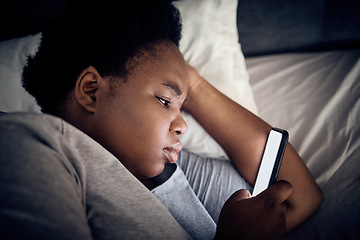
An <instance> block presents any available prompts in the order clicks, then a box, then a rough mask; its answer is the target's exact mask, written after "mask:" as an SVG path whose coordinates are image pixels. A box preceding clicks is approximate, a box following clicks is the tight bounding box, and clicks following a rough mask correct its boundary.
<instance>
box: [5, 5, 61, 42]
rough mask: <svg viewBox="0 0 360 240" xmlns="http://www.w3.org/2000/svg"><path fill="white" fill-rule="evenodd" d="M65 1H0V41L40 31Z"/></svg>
mask: <svg viewBox="0 0 360 240" xmlns="http://www.w3.org/2000/svg"><path fill="white" fill-rule="evenodd" d="M64 5H65V0H0V40H4V39H8V38H14V37H21V36H25V35H28V34H34V33H37V32H39V31H41V30H42V29H43V28H44V27H45V26H46V24H47V23H48V22H49V21H50V20H51V19H53V18H54V16H56V14H58V13H59V12H60V11H61V9H62V8H63V7H64Z"/></svg>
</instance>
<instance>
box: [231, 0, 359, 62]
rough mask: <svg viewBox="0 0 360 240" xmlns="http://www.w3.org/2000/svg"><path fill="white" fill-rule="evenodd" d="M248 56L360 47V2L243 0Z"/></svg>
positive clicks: (241, 24)
mask: <svg viewBox="0 0 360 240" xmlns="http://www.w3.org/2000/svg"><path fill="white" fill-rule="evenodd" d="M237 23H238V30H239V41H240V43H241V45H242V50H243V52H244V54H245V56H256V55H263V54H271V53H281V52H288V51H313V50H329V49H339V48H341V49H347V48H360V0H301V1H292V0H239V5H238V19H237Z"/></svg>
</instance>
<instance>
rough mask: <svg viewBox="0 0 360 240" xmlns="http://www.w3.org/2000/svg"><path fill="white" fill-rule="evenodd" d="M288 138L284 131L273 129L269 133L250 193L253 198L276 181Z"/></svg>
mask: <svg viewBox="0 0 360 240" xmlns="http://www.w3.org/2000/svg"><path fill="white" fill-rule="evenodd" d="M288 138H289V134H288V132H287V131H285V130H282V129H278V128H273V129H272V130H271V131H270V134H269V136H268V139H267V141H266V145H265V150H264V153H263V156H262V159H261V163H260V168H259V171H258V174H257V177H256V181H255V185H254V190H253V192H252V196H253V197H254V196H256V195H257V194H259V193H261V192H262V191H264V190H265V189H266V188H268V187H269V186H270V185H271V184H273V183H274V182H275V181H276V178H277V176H278V173H279V170H280V165H281V162H282V159H283V156H284V152H285V149H286V145H287V142H288Z"/></svg>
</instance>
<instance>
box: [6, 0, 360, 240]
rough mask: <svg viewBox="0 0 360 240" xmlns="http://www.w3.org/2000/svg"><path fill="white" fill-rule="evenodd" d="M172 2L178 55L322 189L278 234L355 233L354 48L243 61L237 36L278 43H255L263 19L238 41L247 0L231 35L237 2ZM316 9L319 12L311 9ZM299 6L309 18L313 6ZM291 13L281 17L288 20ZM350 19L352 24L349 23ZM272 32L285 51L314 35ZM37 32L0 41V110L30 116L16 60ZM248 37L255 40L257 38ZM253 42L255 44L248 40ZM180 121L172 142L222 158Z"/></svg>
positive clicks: (359, 234)
mask: <svg viewBox="0 0 360 240" xmlns="http://www.w3.org/2000/svg"><path fill="white" fill-rule="evenodd" d="M259 2H263V1H260V0H258V1H251V4H254V5H255V6H256V7H257V8H255V10H257V11H256V13H257V14H260V15H261V10H262V11H265V12H266V10H267V9H266V6H269V5H268V4H265V3H259ZM265 2H266V1H265ZM275 2H276V1H275ZM307 2H311V1H310V0H309V1H307ZM312 2H314V1H312ZM322 2H324V1H322ZM331 2H332V4H334V3H333V2H336V1H331ZM345 2H349V1H345ZM246 3H247V4H246ZM317 3H319V2H317ZM176 4H177V6H178V7H179V9H180V10H181V12H182V15H183V24H184V32H183V40H182V42H181V51H182V52H183V54H184V56H185V58H186V60H188V61H189V62H190V63H191V64H192V65H194V66H195V67H196V68H197V69H198V70H199V72H200V73H202V74H203V75H204V76H205V77H206V78H207V79H208V80H209V82H210V83H212V84H213V85H214V86H216V87H218V88H219V89H221V90H222V91H223V92H224V93H225V94H227V95H228V96H229V97H231V98H233V99H234V100H235V101H237V102H239V103H240V104H242V105H244V106H245V107H247V108H248V109H249V110H250V111H252V112H254V113H255V114H258V115H259V116H260V117H262V118H263V119H265V120H266V121H268V122H269V123H270V124H272V125H273V126H276V127H280V128H284V129H287V130H288V132H289V133H290V142H291V143H292V145H293V146H294V147H295V149H296V150H297V151H298V152H299V154H300V155H301V157H302V158H303V159H304V161H305V163H306V164H307V166H308V167H309V169H310V171H311V173H312V174H313V176H314V177H315V179H316V181H317V182H318V184H319V185H320V187H321V188H322V190H323V192H324V201H323V203H322V205H321V206H320V208H319V209H318V210H317V211H316V212H315V214H314V215H313V216H312V217H311V218H310V219H309V220H308V221H307V222H305V223H304V224H303V225H301V226H300V227H298V228H297V229H295V230H294V231H292V232H291V233H289V234H288V235H287V239H359V238H360V196H359V195H360V193H359V189H360V123H359V122H360V121H359V120H360V112H359V111H360V51H359V50H347V51H337V50H332V51H322V52H307V53H293V52H291V53H282V54H273V55H267V56H257V57H248V58H246V59H245V58H244V55H243V52H242V51H241V47H242V46H244V45H241V46H240V44H239V43H238V40H239V39H240V42H241V39H244V44H245V48H246V49H245V50H246V51H247V52H248V53H249V55H261V52H265V53H266V54H268V53H269V52H272V51H277V50H279V49H282V50H283V49H284V48H282V47H283V46H282V45H277V46H276V47H277V49H273V48H272V46H268V45H266V46H261V45H259V44H261V43H264V42H266V44H269V41H268V39H267V38H266V36H264V35H261V34H260V33H261V32H262V31H265V32H266V31H269V32H273V30H274V29H275V30H276V28H274V29H270V28H271V27H274V26H273V25H272V24H269V25H266V26H265V27H266V29H264V26H260V25H257V27H258V31H257V32H256V33H255V34H254V33H252V32H250V35H251V34H252V36H253V37H251V36H250V37H249V38H247V36H246V34H247V33H249V32H248V31H246V29H248V30H249V26H250V27H251V26H252V25H251V24H250V23H251V22H252V21H253V20H254V16H253V18H252V14H253V13H254V12H252V11H251V10H254V8H249V6H250V5H251V4H250V1H239V7H240V6H241V8H240V9H238V14H239V13H240V14H241V13H247V15H241V16H242V18H241V17H240V19H242V20H243V21H244V22H243V23H242V24H241V25H240V27H241V29H240V30H241V31H239V32H240V37H239V36H238V35H237V31H236V23H235V21H236V11H235V10H236V4H237V1H235V0H216V1H200V0H199V1H195V0H183V1H178V2H177V3H176ZM254 5H252V6H254ZM320 5H321V4H320ZM276 6H277V7H279V6H280V5H279V4H278V5H276ZM301 6H305V5H301ZM356 6H357V5H356ZM316 7H317V9H322V8H319V5H316ZM297 9H298V8H297ZM304 9H308V10H309V11H311V13H310V15H311V16H315V15H313V13H314V12H313V8H310V7H305V8H304ZM342 11H343V10H342ZM250 13H251V14H250ZM274 14H276V12H275V13H274ZM291 15H292V14H285V15H282V16H283V17H284V16H287V18H289V17H291ZM327 16H328V15H327ZM267 17H270V16H268V15H266V17H264V19H263V20H264V21H266V19H267ZM238 19H239V16H238ZM351 19H354V18H351ZM297 20H299V19H297ZM355 20H356V18H355ZM299 21H301V20H299ZM246 23H249V24H250V25H249V24H246ZM253 23H254V22H253ZM261 23H263V21H262V22H259V24H261ZM281 23H283V24H286V23H287V21H286V19H281ZM356 24H357V23H356V22H354V23H353V25H354V26H358V25H356ZM274 25H275V23H274ZM238 27H239V22H238ZM317 27H318V25H317ZM311 29H312V30H314V29H313V28H311ZM250 30H251V29H250ZM281 30H282V31H285V32H281V36H282V37H281V38H278V39H277V40H279V41H280V43H281V40H284V39H285V38H286V39H285V40H286V42H287V45H286V49H287V51H291V47H292V46H293V45H292V44H294V45H296V49H297V50H298V49H299V48H301V46H302V44H303V43H306V44H309V43H310V42H311V41H313V42H314V43H315V45H316V44H317V43H319V42H317V41H318V40H319V39H318V38H317V36H318V35H316V34H315V35H311V36H310V38H312V37H313V38H312V39H310V38H306V41H305V40H304V41H300V42H291V37H289V38H287V37H288V36H291V32H288V31H290V30H289V29H288V30H284V29H283V28H281ZM298 30H299V29H298ZM300 30H301V31H300V32H301V34H305V33H306V32H308V30H306V27H304V28H301V29H300ZM275 32H276V31H275ZM286 33H288V34H289V35H286ZM312 33H314V32H311V34H312ZM354 35H355V34H354ZM40 36H41V34H40V33H37V34H34V35H27V36H23V37H21V38H16V39H10V40H6V41H2V42H0V84H1V87H0V111H5V112H12V111H36V112H39V108H38V107H37V105H36V103H35V100H34V99H33V98H32V97H31V96H29V95H28V94H27V93H26V92H25V90H24V89H23V88H22V87H21V84H20V80H21V68H22V65H23V64H24V61H25V56H26V54H31V53H34V52H35V51H36V47H37V44H38V43H39V41H40ZM254 36H255V37H254ZM357 36H358V34H357ZM305 37H306V36H305V35H304V38H305ZM258 39H261V40H260V41H259V42H257V40H258ZM275 40H276V39H275ZM254 43H256V44H257V45H258V46H256V44H255V45H251V44H254ZM278 43H279V42H278ZM300 43H301V44H300ZM249 46H251V47H253V48H249ZM289 46H290V47H289ZM264 49H265V50H264ZM185 115H186V113H185ZM185 118H186V120H187V122H188V125H189V131H188V133H187V135H186V136H184V137H183V139H182V141H183V142H184V146H185V148H187V149H188V150H189V151H193V152H197V153H200V154H203V155H205V156H216V157H223V158H226V154H225V153H224V152H223V150H222V149H221V148H220V147H219V146H218V145H217V144H216V143H214V141H213V140H212V139H211V138H210V137H209V135H208V134H207V133H206V132H205V131H204V130H203V129H202V128H201V127H200V126H199V125H197V123H196V121H195V120H194V119H192V118H191V117H189V116H185ZM190 129H191V130H190Z"/></svg>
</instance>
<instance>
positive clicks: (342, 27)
mask: <svg viewBox="0 0 360 240" xmlns="http://www.w3.org/2000/svg"><path fill="white" fill-rule="evenodd" d="M65 1H66V0H0V40H4V39H9V38H14V37H21V36H25V35H28V34H34V33H37V32H40V31H41V30H42V29H43V28H44V27H45V26H46V24H47V23H48V22H49V21H50V20H51V19H53V18H54V16H56V14H57V13H59V12H60V11H61V9H62V8H63V7H64V5H65ZM70 1H71V0H70ZM100 1H101V0H100ZM238 2H239V4H238V9H237V10H238V19H237V23H238V30H239V40H240V43H241V45H242V50H243V52H244V54H245V56H255V55H263V54H271V53H279V52H288V51H313V50H327V49H334V48H360V0H299V1H295V0H238Z"/></svg>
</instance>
